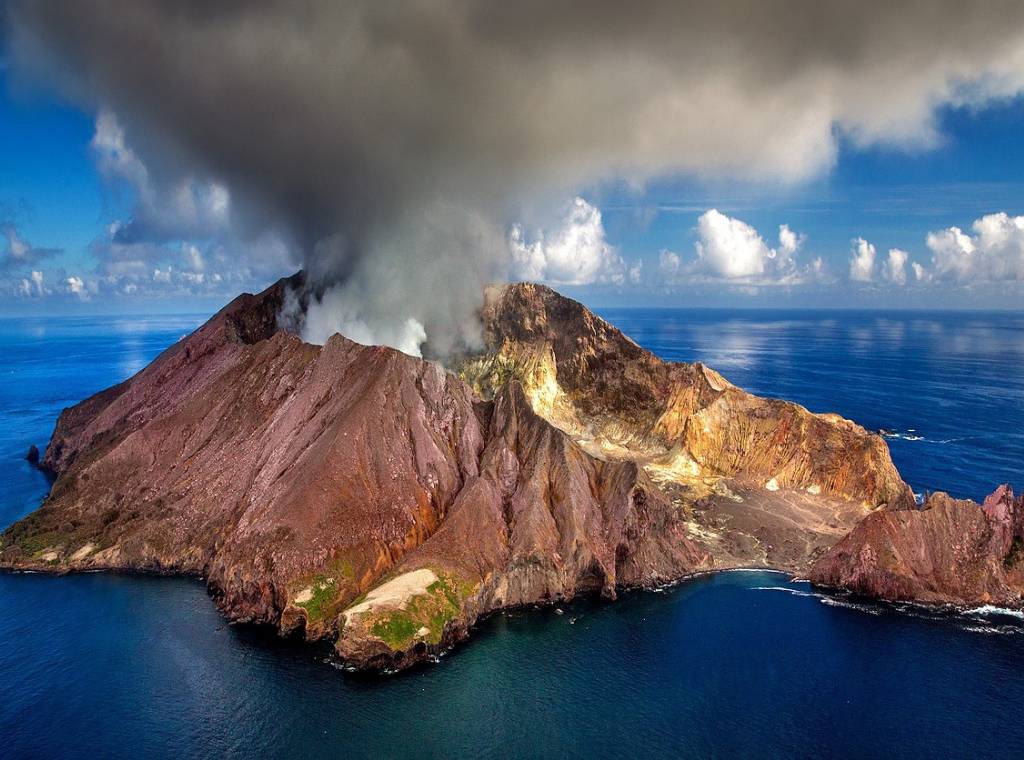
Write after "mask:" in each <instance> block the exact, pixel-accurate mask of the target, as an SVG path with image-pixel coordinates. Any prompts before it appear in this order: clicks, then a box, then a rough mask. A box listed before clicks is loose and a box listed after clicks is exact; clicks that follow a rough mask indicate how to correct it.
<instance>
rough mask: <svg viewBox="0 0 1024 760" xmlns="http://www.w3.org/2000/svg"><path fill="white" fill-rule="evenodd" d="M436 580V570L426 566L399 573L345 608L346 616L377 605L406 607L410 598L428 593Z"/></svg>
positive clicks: (366, 610) (349, 616) (365, 610)
mask: <svg viewBox="0 0 1024 760" xmlns="http://www.w3.org/2000/svg"><path fill="white" fill-rule="evenodd" d="M436 581H437V576H436V575H434V571H433V570H428V569H426V568H423V569H420V570H413V571H412V572H411V573H405V574H403V575H399V576H398V577H397V578H393V579H391V580H390V581H388V582H387V583H385V584H383V585H380V586H378V587H377V588H375V589H373V590H372V591H371V592H370V593H368V594H367V595H366V598H365V599H364V600H363V601H361V602H360V603H359V604H357V605H355V606H354V607H349V608H348V609H347V610H345V617H346V618H351V617H352V616H353V615H359V614H361V613H363V612H368V611H369V610H371V609H373V608H375V607H392V608H393V607H397V608H399V609H404V608H405V605H406V603H407V602H408V601H409V600H410V599H412V598H413V597H416V596H420V595H422V594H426V593H427V587H428V586H429V585H430V584H431V583H435V582H436Z"/></svg>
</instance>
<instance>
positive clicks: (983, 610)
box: [964, 604, 1024, 620]
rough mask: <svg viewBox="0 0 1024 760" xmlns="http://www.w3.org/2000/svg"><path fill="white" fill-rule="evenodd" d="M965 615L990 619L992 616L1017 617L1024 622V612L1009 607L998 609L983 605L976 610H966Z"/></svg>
mask: <svg viewBox="0 0 1024 760" xmlns="http://www.w3.org/2000/svg"><path fill="white" fill-rule="evenodd" d="M964 614H965V615H980V616H982V617H988V616H991V615H1000V616H1006V617H1015V618H1018V619H1020V620H1024V611H1021V610H1012V609H1010V608H1009V607H996V606H995V605H993V604H983V605H981V606H980V607H975V608H974V609H970V610H964Z"/></svg>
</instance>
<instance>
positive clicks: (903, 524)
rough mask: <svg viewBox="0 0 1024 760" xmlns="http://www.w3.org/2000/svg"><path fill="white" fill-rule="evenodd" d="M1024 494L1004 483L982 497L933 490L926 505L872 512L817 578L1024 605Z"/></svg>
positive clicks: (955, 599) (866, 589)
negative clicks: (978, 500) (1020, 495)
mask: <svg viewBox="0 0 1024 760" xmlns="http://www.w3.org/2000/svg"><path fill="white" fill-rule="evenodd" d="M1022 559H1024V499H1016V500H1015V499H1014V495H1013V491H1012V490H1011V489H1010V487H1009V486H1007V485H1003V486H1000V487H999V488H998V489H997V490H996V491H995V492H994V493H992V494H991V495H989V496H988V498H986V499H985V501H984V502H983V503H982V504H978V503H976V502H973V501H969V500H962V499H952V498H950V497H949V496H948V495H946V494H944V493H935V494H931V495H930V496H929V497H928V499H927V500H926V501H925V503H924V505H923V506H922V507H921V509H904V510H888V509H886V510H879V511H878V512H875V513H873V514H871V515H869V516H867V517H866V518H865V519H864V520H863V521H862V522H861V523H860V524H859V525H857V527H856V528H855V529H854V530H853V531H852V532H851V533H850V534H849V535H848V536H846V537H845V538H844V539H843V540H842V541H840V542H838V543H837V544H836V545H835V546H834V547H832V548H831V549H829V550H828V551H827V552H826V553H825V554H824V555H823V556H822V557H821V558H820V559H819V560H818V561H817V562H816V563H815V564H814V567H813V568H812V571H811V573H810V579H811V580H812V581H813V582H815V583H818V584H821V585H825V586H833V587H840V588H844V589H847V590H850V591H853V592H855V593H857V594H861V595H864V596H868V597H873V598H878V599H886V600H891V601H898V600H913V601H919V602H927V603H948V604H957V605H965V604H969V605H974V604H996V605H1004V606H1011V607H1017V606H1020V605H1021V603H1022V594H1024V562H1021V560H1022Z"/></svg>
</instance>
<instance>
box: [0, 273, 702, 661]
mask: <svg viewBox="0 0 1024 760" xmlns="http://www.w3.org/2000/svg"><path fill="white" fill-rule="evenodd" d="M287 286H288V283H286V282H281V283H278V284H277V285H275V286H274V287H272V288H270V289H268V290H267V291H266V292H265V293H263V294H261V295H260V296H242V297H240V298H239V299H236V300H235V301H234V302H233V303H232V304H231V305H229V306H228V307H226V308H225V309H224V310H223V311H222V312H221V313H219V314H218V315H217V316H215V317H214V318H213V319H211V320H210V322H209V323H207V324H206V325H204V326H203V327H202V328H200V330H198V331H197V332H196V333H195V334H193V335H192V336H190V337H189V338H188V339H186V340H184V341H182V342H180V343H179V344H177V345H175V346H174V347H172V348H171V349H169V350H168V351H166V352H165V353H164V354H162V355H161V356H160V357H159V358H158V359H157V360H156V361H154V362H153V364H151V365H150V366H149V367H147V368H146V369H145V370H143V371H142V372H140V373H139V374H138V375H136V376H135V377H133V378H132V379H131V380H129V381H127V382H125V383H122V384H121V385H119V386H117V387H115V388H112V389H110V390H108V391H105V392H103V393H101V394H98V395H97V396H94V397H92V398H90V399H88V400H87V401H85V402H83V403H82V404H80V405H78V406H76V407H73V408H72V409H69V410H66V411H65V412H64V413H63V414H62V415H61V418H60V420H59V422H58V424H57V428H56V430H55V432H54V436H53V440H52V442H51V445H50V447H49V449H48V451H47V456H46V459H45V465H46V466H47V468H48V469H50V470H51V471H52V472H53V473H55V474H56V476H57V480H56V482H55V484H54V488H53V491H52V493H51V495H50V497H49V498H48V500H47V502H46V503H45V504H44V506H43V507H42V508H41V509H40V510H39V511H37V512H36V513H34V514H33V515H30V516H29V517H28V518H26V519H25V520H23V521H21V522H19V523H17V524H15V525H14V526H12V527H11V528H10V529H9V530H8V531H6V532H5V534H4V536H3V546H2V549H0V562H2V564H3V565H4V566H7V567H32V568H38V569H50V570H59V571H65V570H80V569H88V568H112V569H143V570H152V571H160V572H189V573H197V574H202V575H205V576H207V577H208V579H209V584H210V588H211V590H212V591H213V592H214V594H215V595H216V596H217V598H218V601H219V604H220V606H221V607H222V609H223V610H224V611H225V613H226V614H227V615H228V616H230V617H231V618H232V619H237V620H251V621H262V622H269V623H272V624H276V625H279V626H280V627H281V628H282V630H289V631H290V630H296V629H299V630H303V629H304V630H305V632H306V635H307V636H310V637H318V636H321V635H330V634H332V633H334V632H335V631H336V630H338V628H339V626H341V625H342V624H343V623H344V621H346V620H347V621H348V623H349V625H348V626H347V627H346V629H345V633H344V635H343V636H342V638H341V640H340V642H339V649H340V650H341V651H342V652H343V653H344V654H346V655H347V656H349V657H351V658H353V659H354V660H355V661H356V662H357V663H363V664H365V663H371V662H372V663H374V664H389V663H391V662H392V659H393V658H394V657H401V658H402V662H403V663H408V662H409V661H411V659H414V657H413V658H410V657H409V656H408V655H407V654H406V653H407V652H413V651H414V652H415V655H416V656H423V655H424V654H426V652H427V651H429V650H430V649H432V648H434V647H436V646H440V645H442V644H443V643H444V642H446V641H449V640H451V639H452V638H454V637H457V636H459V635H461V634H462V633H464V632H465V630H466V629H467V627H468V625H469V624H470V623H471V622H472V620H473V619H475V617H476V616H477V615H479V614H481V613H483V612H486V611H488V610H490V609H492V608H495V607H501V606H506V605H513V604H521V603H527V602H535V601H540V600H544V599H556V598H563V597H565V598H567V597H571V596H572V595H574V594H576V593H578V592H579V591H591V590H593V591H601V592H603V593H605V594H607V595H611V596H614V593H615V588H616V586H617V585H622V584H627V585H629V584H643V583H650V582H660V581H665V580H670V579H674V578H678V577H680V576H681V575H684V574H686V573H687V572H690V571H692V570H693V569H695V568H699V567H704V566H706V565H707V563H708V560H707V557H706V555H705V554H703V553H702V552H701V551H700V550H699V549H698V548H697V547H696V546H695V545H694V544H693V543H692V542H690V541H689V540H688V539H687V538H686V537H685V536H684V535H683V529H682V527H681V524H680V521H679V518H678V515H677V513H676V510H675V508H674V507H672V506H671V505H670V504H669V503H668V501H667V500H666V499H665V498H664V497H662V496H661V495H660V493H658V492H657V490H656V489H655V488H654V487H653V486H652V485H651V484H650V483H649V481H648V480H647V479H646V476H645V475H644V474H643V473H642V472H641V471H640V470H638V468H637V467H636V466H634V465H631V464H628V463H623V464H620V463H605V462H600V461H597V460H594V459H593V458H592V457H590V456H589V455H587V454H586V453H584V452H583V451H582V450H581V449H579V447H578V446H577V445H576V444H575V443H573V442H572V441H571V440H569V439H568V438H567V437H566V436H565V435H564V434H563V433H561V432H560V431H558V430H556V429H555V428H553V427H551V426H550V425H549V424H548V423H547V422H545V421H544V420H543V419H541V418H540V417H538V416H537V415H535V414H534V413H533V412H532V410H531V409H530V408H529V405H528V404H526V403H525V400H524V397H523V394H522V391H521V390H520V389H519V388H518V387H517V386H516V385H515V384H511V385H509V386H508V387H507V388H505V389H504V390H503V391H502V392H501V393H500V394H499V396H498V397H497V398H496V399H495V401H494V402H481V401H480V400H479V399H477V398H476V397H475V396H474V395H473V393H472V391H471V390H470V389H469V388H468V387H467V386H466V385H465V384H464V383H462V382H461V381H460V380H459V379H457V378H456V377H454V376H453V375H450V374H448V373H446V372H445V371H444V370H443V369H442V368H441V367H439V366H438V365H436V364H431V363H429V362H424V361H422V360H419V359H415V358H413V357H409V356H406V355H404V354H401V353H399V352H397V351H394V350H391V349H387V348H379V347H366V346H360V345H357V344H355V343H353V342H351V341H349V340H347V339H345V338H343V337H341V336H335V337H333V338H331V339H330V340H329V341H328V343H327V344H326V345H325V346H323V347H317V346H311V345H308V344H304V343H302V342H301V341H300V340H299V339H298V338H297V337H295V336H292V335H289V334H287V333H285V332H284V331H281V330H278V329H277V327H276V314H277V311H278V310H279V307H280V304H281V302H282V298H283V294H284V290H285V288H286V287H287ZM416 571H422V572H421V573H420V574H419V575H416V574H415V572H416ZM409 575H413V576H414V577H415V578H416V579H423V578H426V579H427V580H429V581H430V582H429V583H427V584H426V586H425V587H423V588H421V587H420V586H418V585H416V584H415V583H407V582H405V581H403V580H402V579H403V577H405V576H409ZM392 580H396V581H397V582H398V585H399V586H400V587H402V589H403V591H402V594H404V595H402V594H400V595H399V596H398V597H395V598H389V599H384V600H383V601H380V600H377V601H374V599H375V597H374V593H375V590H376V589H379V588H380V586H381V584H382V583H385V585H386V582H388V581H392ZM367 594H369V596H368V597H367V599H368V600H369V601H367V602H365V603H363V602H360V603H362V604H364V607H366V605H367V604H368V605H369V606H368V607H366V609H364V610H363V611H362V612H359V613H352V614H349V615H347V616H345V617H339V613H341V612H342V611H344V610H345V609H346V607H348V606H350V603H352V602H353V601H354V600H356V601H358V599H359V597H361V596H365V595H367ZM414 622H415V623H416V624H417V626H414V630H412V631H411V632H410V630H409V627H410V626H411V625H412V624H413V623H414Z"/></svg>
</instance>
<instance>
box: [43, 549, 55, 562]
mask: <svg viewBox="0 0 1024 760" xmlns="http://www.w3.org/2000/svg"><path fill="white" fill-rule="evenodd" d="M39 559H41V560H42V561H43V562H56V561H57V552H55V551H53V550H50V551H48V552H43V553H42V554H40V555H39Z"/></svg>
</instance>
